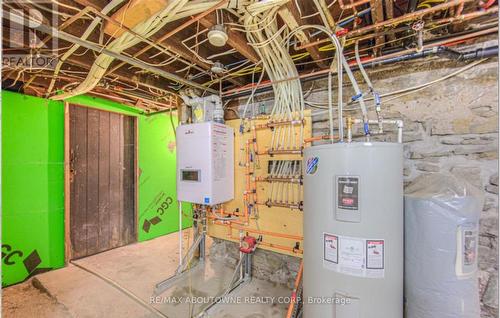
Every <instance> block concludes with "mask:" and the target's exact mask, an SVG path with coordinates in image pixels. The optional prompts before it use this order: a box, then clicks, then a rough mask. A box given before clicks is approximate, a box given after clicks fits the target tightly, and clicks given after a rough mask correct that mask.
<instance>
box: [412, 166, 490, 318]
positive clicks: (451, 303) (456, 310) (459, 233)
mask: <svg viewBox="0 0 500 318" xmlns="http://www.w3.org/2000/svg"><path fill="white" fill-rule="evenodd" d="M481 209H482V196H481V195H480V192H479V190H477V189H475V188H473V187H471V186H470V185H468V184H467V182H465V181H463V180H460V179H457V178H455V177H453V176H449V175H442V174H430V175H426V176H422V177H420V178H417V179H416V180H415V181H414V182H413V183H412V184H411V185H410V186H409V187H408V188H407V190H406V194H405V311H406V317H407V318H477V317H479V316H480V305H479V292H478V280H477V249H478V228H479V216H480V212H481Z"/></svg>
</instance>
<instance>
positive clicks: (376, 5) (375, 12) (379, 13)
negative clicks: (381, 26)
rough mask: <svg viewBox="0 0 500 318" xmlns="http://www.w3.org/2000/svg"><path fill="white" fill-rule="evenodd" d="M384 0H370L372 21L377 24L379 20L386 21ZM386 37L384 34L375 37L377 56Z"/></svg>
mask: <svg viewBox="0 0 500 318" xmlns="http://www.w3.org/2000/svg"><path fill="white" fill-rule="evenodd" d="M382 1H383V0H370V7H371V13H372V23H373V24H376V23H379V22H382V21H384V7H383V5H382V3H383V2H382ZM384 42H385V38H384V36H383V35H381V36H378V37H376V38H375V45H377V48H376V49H375V50H374V53H375V55H376V56H378V55H379V53H380V51H381V49H382V45H384ZM378 45H380V46H378Z"/></svg>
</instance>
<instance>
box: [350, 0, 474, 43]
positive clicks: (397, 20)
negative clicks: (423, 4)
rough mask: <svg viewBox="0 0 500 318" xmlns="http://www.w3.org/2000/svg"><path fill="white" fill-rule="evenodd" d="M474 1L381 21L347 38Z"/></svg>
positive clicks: (455, 2) (455, 0) (456, 0)
mask: <svg viewBox="0 0 500 318" xmlns="http://www.w3.org/2000/svg"><path fill="white" fill-rule="evenodd" d="M472 1H473V0H452V1H450V2H446V3H442V4H438V5H437V6H434V7H431V8H428V9H424V10H419V11H415V12H411V13H408V14H406V15H403V16H400V17H397V18H394V19H391V20H386V21H381V22H378V23H374V24H372V25H368V26H365V27H363V28H360V29H356V30H352V31H350V32H349V33H347V36H349V37H352V36H355V35H361V34H365V33H367V32H369V31H373V30H376V29H378V28H381V27H385V26H388V25H391V26H396V25H397V24H399V23H403V22H407V21H412V20H417V19H421V18H422V17H423V16H425V15H427V14H430V13H435V12H438V11H442V10H446V9H449V8H451V7H454V6H456V5H461V4H465V3H468V2H472Z"/></svg>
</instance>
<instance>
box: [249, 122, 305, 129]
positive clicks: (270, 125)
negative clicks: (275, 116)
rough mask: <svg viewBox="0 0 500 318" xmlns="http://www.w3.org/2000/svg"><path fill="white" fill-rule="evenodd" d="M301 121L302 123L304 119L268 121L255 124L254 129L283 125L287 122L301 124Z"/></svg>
mask: <svg viewBox="0 0 500 318" xmlns="http://www.w3.org/2000/svg"><path fill="white" fill-rule="evenodd" d="M303 123H304V120H284V121H270V122H268V123H266V124H260V125H255V129H266V128H273V127H277V126H285V125H288V124H292V125H297V124H303Z"/></svg>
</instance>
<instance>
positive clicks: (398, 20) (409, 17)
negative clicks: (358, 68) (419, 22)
mask: <svg viewBox="0 0 500 318" xmlns="http://www.w3.org/2000/svg"><path fill="white" fill-rule="evenodd" d="M457 1H458V2H461V1H463V3H465V2H470V1H472V0H454V1H453V2H447V3H443V4H440V5H437V6H434V7H432V8H428V9H424V10H419V11H415V12H412V13H409V14H407V15H403V16H400V17H397V18H394V19H390V20H386V21H382V22H379V23H376V24H372V25H368V26H366V27H364V28H360V29H357V30H353V31H350V32H348V33H347V34H346V37H348V38H350V37H353V36H355V35H360V34H364V33H367V32H368V31H372V30H374V29H375V30H376V29H378V28H380V27H381V26H387V25H396V24H399V23H401V22H405V21H408V20H416V19H419V18H421V17H422V16H423V15H426V14H428V13H433V12H436V11H441V10H445V9H448V8H449V7H451V6H453V5H456V4H455V2H457ZM458 4H460V3H458ZM445 5H446V7H443V6H445ZM436 8H437V9H436ZM492 12H493V11H492ZM492 12H487V11H476V12H472V13H467V14H463V15H461V16H460V17H461V18H460V19H459V20H460V21H464V20H468V19H471V18H475V17H479V16H482V15H486V14H490V13H492ZM457 18H458V17H457ZM447 19H449V18H446V19H443V20H447ZM439 21H441V20H437V21H434V22H433V24H435V23H439ZM379 35H380V34H378V32H377V33H375V34H371V35H370V36H368V37H367V38H363V39H368V38H373V37H376V36H379ZM329 41H330V38H325V39H321V40H317V41H314V42H309V43H306V44H303V45H300V46H298V47H297V50H302V49H306V48H308V47H311V46H316V45H319V44H323V43H326V42H329Z"/></svg>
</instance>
